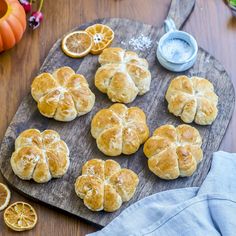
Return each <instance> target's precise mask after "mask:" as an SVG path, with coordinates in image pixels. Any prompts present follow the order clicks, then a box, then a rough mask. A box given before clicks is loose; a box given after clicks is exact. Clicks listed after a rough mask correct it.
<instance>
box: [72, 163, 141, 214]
mask: <svg viewBox="0 0 236 236" xmlns="http://www.w3.org/2000/svg"><path fill="white" fill-rule="evenodd" d="M138 182H139V179H138V176H137V175H136V174H135V173H134V172H133V171H132V170H129V169H125V168H124V169H122V168H121V167H120V165H119V163H117V162H115V161H113V160H106V161H103V160H100V159H92V160H89V161H87V162H86V163H85V164H84V166H83V168H82V175H81V176H79V177H78V178H77V180H76V182H75V192H76V194H77V195H78V196H79V197H80V198H81V199H83V200H84V204H85V206H87V207H88V208H89V209H90V210H92V211H100V210H104V211H109V212H112V211H116V210H117V209H119V208H120V206H121V205H122V202H126V201H129V200H130V199H131V198H132V196H133V195H134V193H135V190H136V187H137V185H138Z"/></svg>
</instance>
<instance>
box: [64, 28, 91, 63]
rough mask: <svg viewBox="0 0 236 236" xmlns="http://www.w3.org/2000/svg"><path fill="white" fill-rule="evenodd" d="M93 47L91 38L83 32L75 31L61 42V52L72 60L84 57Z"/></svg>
mask: <svg viewBox="0 0 236 236" xmlns="http://www.w3.org/2000/svg"><path fill="white" fill-rule="evenodd" d="M92 46H93V40H92V37H91V36H90V35H89V34H88V33H87V32H85V31H75V32H72V33H70V34H68V35H66V36H65V37H64V38H63V40H62V45H61V47H62V50H63V52H64V53H65V54H66V55H67V56H69V57H73V58H79V57H84V56H86V55H87V54H88V53H89V52H90V50H91V48H92Z"/></svg>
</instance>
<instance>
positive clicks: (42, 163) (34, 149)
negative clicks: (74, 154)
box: [11, 129, 70, 183]
mask: <svg viewBox="0 0 236 236" xmlns="http://www.w3.org/2000/svg"><path fill="white" fill-rule="evenodd" d="M69 164H70V160H69V149H68V147H67V145H66V143H65V142H64V141H62V140H61V138H60V136H59V134H58V133H57V132H56V131H53V130H45V131H43V132H42V133H41V132H40V131H39V130H37V129H27V130H25V131H24V132H22V133H21V134H20V135H19V136H18V137H17V139H16V141H15V152H13V154H12V156H11V167H12V169H13V172H14V173H15V174H16V175H17V176H18V177H19V178H21V179H24V180H30V179H33V180H34V181H35V182H37V183H45V182H48V181H49V180H50V179H51V178H59V177H62V176H63V175H64V174H65V173H66V171H67V169H68V167H69Z"/></svg>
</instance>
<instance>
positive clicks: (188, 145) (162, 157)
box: [143, 125, 203, 179]
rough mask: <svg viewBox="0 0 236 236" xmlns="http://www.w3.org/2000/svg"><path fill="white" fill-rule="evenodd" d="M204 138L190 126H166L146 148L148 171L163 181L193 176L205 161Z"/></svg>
mask: <svg viewBox="0 0 236 236" xmlns="http://www.w3.org/2000/svg"><path fill="white" fill-rule="evenodd" d="M201 145H202V138H201V136H200V134H199V132H198V130H197V129H195V128H194V127H192V126H190V125H179V126H177V127H174V126H173V125H163V126H161V127H159V128H157V129H156V130H155V131H154V133H153V136H152V137H150V138H149V139H148V140H147V141H146V142H145V144H144V148H143V151H144V154H145V155H146V157H147V158H148V167H149V169H150V170H151V171H152V172H153V173H154V174H155V175H157V176H158V177H160V178H162V179H176V178H178V177H179V176H180V177H185V176H191V175H192V174H193V173H194V172H195V171H196V169H197V165H198V163H199V162H200V161H201V160H202V157H203V153H202V149H201Z"/></svg>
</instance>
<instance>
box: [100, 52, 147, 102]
mask: <svg viewBox="0 0 236 236" xmlns="http://www.w3.org/2000/svg"><path fill="white" fill-rule="evenodd" d="M98 60H99V63H100V64H101V67H100V68H98V70H97V72H96V74H95V86H96V87H97V88H98V89H99V90H100V91H101V92H102V93H106V94H107V95H108V97H109V99H110V100H111V101H112V102H121V103H130V102H132V101H133V100H134V99H135V98H136V96H137V95H143V94H145V93H146V92H148V91H149V89H150V83H151V73H150V71H149V70H148V62H147V61H146V60H145V59H144V58H140V57H139V56H138V55H137V54H136V53H135V52H132V51H125V50H124V49H122V48H106V49H104V50H103V52H102V53H101V55H100V56H99V59H98Z"/></svg>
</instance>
